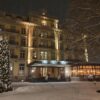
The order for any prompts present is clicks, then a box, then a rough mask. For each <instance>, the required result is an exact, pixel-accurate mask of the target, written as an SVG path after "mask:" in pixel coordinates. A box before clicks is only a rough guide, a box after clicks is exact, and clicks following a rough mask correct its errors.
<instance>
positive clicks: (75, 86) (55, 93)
mask: <svg viewBox="0 0 100 100" xmlns="http://www.w3.org/2000/svg"><path fill="white" fill-rule="evenodd" d="M13 86H14V91H12V92H5V93H2V94H0V100H100V93H97V92H96V90H98V89H99V90H100V82H96V84H95V83H94V82H61V83H56V82H54V83H49V82H47V83H25V82H23V83H13Z"/></svg>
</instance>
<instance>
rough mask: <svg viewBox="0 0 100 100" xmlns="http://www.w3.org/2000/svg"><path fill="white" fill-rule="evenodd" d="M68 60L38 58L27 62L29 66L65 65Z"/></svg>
mask: <svg viewBox="0 0 100 100" xmlns="http://www.w3.org/2000/svg"><path fill="white" fill-rule="evenodd" d="M68 64H69V62H68V61H57V60H39V61H34V62H32V63H30V64H29V66H30V67H65V66H66V65H68Z"/></svg>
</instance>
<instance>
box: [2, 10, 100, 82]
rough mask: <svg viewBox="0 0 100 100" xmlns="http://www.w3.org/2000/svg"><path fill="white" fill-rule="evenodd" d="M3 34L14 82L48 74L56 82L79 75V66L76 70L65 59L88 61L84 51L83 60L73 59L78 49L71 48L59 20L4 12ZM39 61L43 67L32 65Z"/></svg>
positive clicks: (68, 36) (79, 58) (40, 15)
mask: <svg viewBox="0 0 100 100" xmlns="http://www.w3.org/2000/svg"><path fill="white" fill-rule="evenodd" d="M0 35H2V36H3V37H4V38H5V39H7V40H8V43H9V49H10V70H11V76H12V79H13V80H14V81H18V80H26V79H29V78H40V77H46V76H47V75H49V77H51V78H52V77H53V78H56V79H57V78H59V77H58V76H59V75H61V77H62V76H63V77H65V76H66V77H69V76H77V74H78V76H79V73H76V72H77V69H76V65H75V68H74V67H72V65H71V64H68V62H67V61H65V60H67V59H69V60H70V59H73V60H75V59H76V58H78V60H80V61H85V60H86V59H87V56H84V49H82V50H81V51H80V52H81V56H80V57H78V56H77V54H76V55H75V56H73V53H74V52H75V50H74V51H73V49H72V48H70V43H71V39H72V36H71V34H68V33H66V31H63V30H61V29H60V28H59V20H58V19H54V18H49V17H46V16H45V13H42V14H35V13H34V14H30V15H29V16H28V17H23V16H22V17H21V16H16V15H14V14H12V15H10V14H7V13H4V12H2V13H0ZM72 51H73V52H72ZM37 61H40V62H41V61H42V64H41V63H40V64H41V66H39V65H36V66H35V67H32V66H31V65H33V63H34V64H36V63H37ZM48 62H49V64H47V63H48ZM43 64H45V65H43ZM46 64H47V66H46ZM59 65H60V66H59ZM33 66H34V65H33ZM48 66H49V67H48ZM99 67H100V66H99ZM84 68H85V67H84ZM91 68H92V67H91ZM89 70H90V69H89ZM65 74H66V75H65ZM89 74H90V73H89ZM80 75H81V74H80ZM99 75H100V74H99Z"/></svg>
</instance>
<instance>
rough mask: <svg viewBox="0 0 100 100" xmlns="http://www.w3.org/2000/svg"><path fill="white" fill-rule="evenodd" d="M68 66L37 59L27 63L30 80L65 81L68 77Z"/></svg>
mask: <svg viewBox="0 0 100 100" xmlns="http://www.w3.org/2000/svg"><path fill="white" fill-rule="evenodd" d="M69 68H70V67H69V66H68V65H66V63H65V64H60V63H58V62H56V61H53V64H52V63H50V62H47V63H46V62H44V61H38V62H33V63H31V64H30V65H29V77H30V78H31V79H30V80H31V81H67V80H68V78H69V77H70V69H69Z"/></svg>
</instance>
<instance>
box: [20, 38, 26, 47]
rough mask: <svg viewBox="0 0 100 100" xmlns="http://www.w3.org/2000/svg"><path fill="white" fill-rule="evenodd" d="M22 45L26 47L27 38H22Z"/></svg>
mask: <svg viewBox="0 0 100 100" xmlns="http://www.w3.org/2000/svg"><path fill="white" fill-rule="evenodd" d="M21 45H22V46H26V39H25V38H21Z"/></svg>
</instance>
